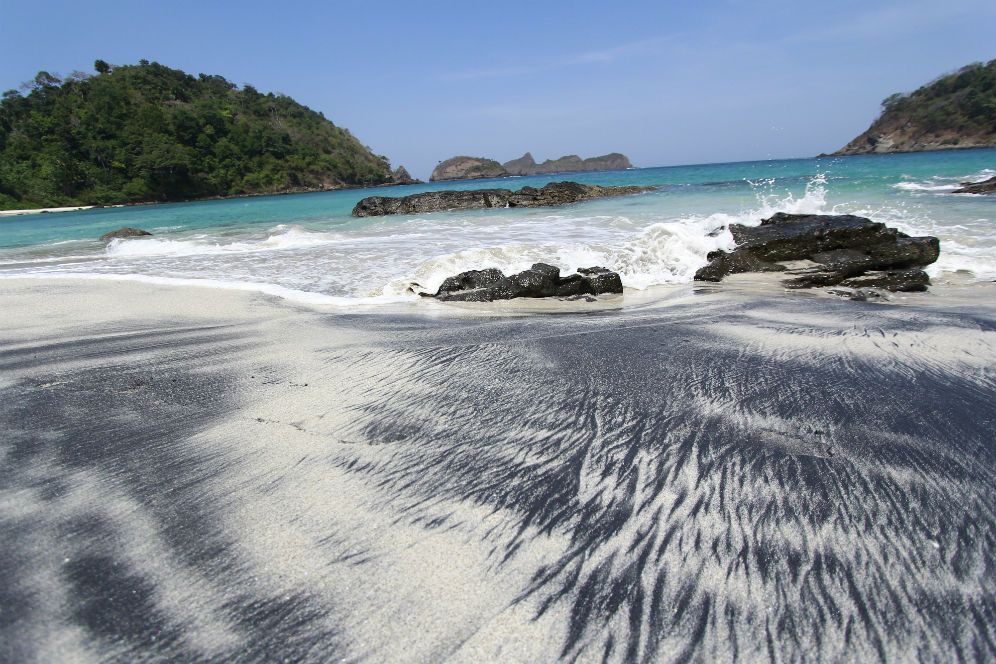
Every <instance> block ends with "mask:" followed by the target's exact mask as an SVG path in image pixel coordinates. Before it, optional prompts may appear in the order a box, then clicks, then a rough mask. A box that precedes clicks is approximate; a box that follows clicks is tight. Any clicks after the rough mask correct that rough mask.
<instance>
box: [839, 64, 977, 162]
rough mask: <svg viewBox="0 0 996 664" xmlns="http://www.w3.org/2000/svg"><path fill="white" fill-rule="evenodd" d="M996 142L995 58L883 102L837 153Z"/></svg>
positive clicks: (909, 150)
mask: <svg viewBox="0 0 996 664" xmlns="http://www.w3.org/2000/svg"><path fill="white" fill-rule="evenodd" d="M993 145H996V60H991V61H989V62H988V63H986V64H982V63H976V64H971V65H968V66H967V67H963V68H961V69H959V70H958V71H957V72H955V73H953V74H948V75H946V76H942V77H941V78H939V79H937V80H935V81H933V82H931V83H928V84H927V85H924V86H923V87H921V88H919V89H917V90H916V91H915V92H913V93H911V94H902V93H897V94H894V95H891V96H889V97H887V98H886V99H885V101H883V102H882V114H881V115H880V116H879V118H878V119H877V120H875V122H873V123H872V125H871V127H869V128H868V130H867V131H865V132H864V133H863V134H861V135H860V136H858V137H857V138H855V139H854V140H852V141H851V142H850V143H848V144H847V145H846V146H844V147H843V148H841V149H840V150H838V151H837V152H835V153H834V154H838V155H849V154H868V153H882V152H916V151H919V150H944V149H952V148H970V147H988V146H993Z"/></svg>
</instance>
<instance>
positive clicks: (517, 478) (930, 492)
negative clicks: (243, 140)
mask: <svg viewBox="0 0 996 664" xmlns="http://www.w3.org/2000/svg"><path fill="white" fill-rule="evenodd" d="M994 294H996V290H994V289H993V286H992V285H989V284H984V285H979V286H977V287H969V288H966V287H961V286H951V287H947V288H946V287H944V286H943V285H942V286H940V287H938V288H937V289H935V291H934V292H933V293H929V294H926V295H913V296H907V297H905V298H901V299H900V298H897V300H896V301H894V302H893V303H889V304H877V303H859V302H849V301H844V300H838V299H836V298H831V297H826V296H819V295H814V294H806V293H792V294H785V293H782V292H779V291H777V290H776V289H770V288H767V289H765V288H763V287H759V286H758V285H757V284H755V283H752V282H750V281H749V280H742V281H736V280H734V282H733V283H731V284H724V285H722V286H711V287H703V288H686V289H677V290H674V291H673V292H671V293H669V294H668V295H667V297H664V298H663V300H661V301H659V302H656V303H655V302H654V300H653V298H650V297H644V298H643V299H639V298H629V300H628V304H627V306H625V307H623V308H618V304H617V305H613V304H612V302H611V301H610V302H607V303H601V304H600V306H599V307H596V308H595V310H591V311H587V310H583V311H581V310H578V307H577V306H572V309H573V310H572V311H564V309H563V307H560V305H556V304H552V305H551V304H542V303H528V304H522V305H511V306H509V307H506V308H490V309H489V308H487V307H484V306H478V307H466V306H465V307H446V306H440V305H438V304H435V303H426V306H425V307H421V308H416V309H412V308H409V309H407V310H403V311H402V310H399V311H397V312H395V313H388V314H385V313H381V314H377V315H370V314H367V313H349V312H343V310H341V309H340V310H332V309H329V310H325V311H323V310H317V309H313V308H306V307H303V306H299V305H294V304H291V303H288V302H286V301H281V300H277V299H275V298H272V297H268V296H263V295H258V294H251V293H242V292H228V291H221V290H212V289H203V288H179V287H171V286H160V285H152V284H138V283H128V282H98V281H76V280H47V281H43V280H0V311H2V312H3V313H2V316H3V320H2V323H0V430H2V431H3V432H4V435H3V440H2V442H0V455H2V456H0V458H2V460H3V472H2V474H0V572H2V575H0V660H2V661H38V662H49V661H121V662H126V661H127V662H132V661H148V660H158V659H164V658H168V659H175V660H182V661H201V660H208V659H212V658H214V659H222V660H238V661H247V662H254V661H260V662H262V661H274V660H285V659H286V660H291V661H316V662H322V661H329V660H333V659H335V660H348V661H361V660H362V661H412V662H421V661H440V660H443V659H450V660H453V661H475V662H479V661H503V662H509V661H552V660H558V659H562V660H564V661H602V660H608V661H637V660H640V661H643V660H646V661H689V660H693V661H716V660H722V661H732V660H740V661H757V660H779V661H780V660H792V661H797V660H815V659H821V660H824V661H870V660H888V661H909V660H917V659H920V660H926V661H957V660H967V661H991V660H992V659H993V658H996V628H994V627H993V625H996V574H994V564H996V489H994V487H996V443H994V440H993V433H992V432H993V430H994V429H996V297H993V295H994ZM413 312H422V313H413Z"/></svg>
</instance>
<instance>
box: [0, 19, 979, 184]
mask: <svg viewBox="0 0 996 664" xmlns="http://www.w3.org/2000/svg"><path fill="white" fill-rule="evenodd" d="M96 58H102V59H104V60H107V61H108V62H111V63H115V64H127V63H134V62H137V61H138V60H139V59H141V58H146V59H148V60H155V61H158V62H161V63H163V64H165V65H169V66H172V67H177V68H180V69H184V70H186V71H188V72H190V73H200V72H204V73H211V74H221V75H222V76H225V77H226V78H228V79H230V80H232V81H234V82H236V83H238V84H243V83H251V84H252V85H254V86H256V87H257V88H258V89H260V90H262V91H274V92H282V93H285V94H288V95H290V96H292V97H294V98H295V99H297V100H298V101H300V102H302V103H304V104H307V105H308V106H310V107H312V108H314V109H316V110H321V111H323V112H324V113H325V115H326V117H328V118H330V119H332V120H333V121H334V122H336V124H339V125H341V126H344V127H348V128H349V129H350V130H351V131H352V132H353V133H354V134H355V135H356V136H357V137H359V138H360V140H362V141H363V142H364V143H366V144H367V145H369V146H370V147H371V148H372V149H373V150H374V151H375V152H377V153H379V154H385V155H387V156H388V157H390V158H391V161H392V163H393V164H395V165H397V164H405V165H406V166H407V167H408V168H409V170H411V171H412V173H413V174H415V175H416V176H419V177H423V178H425V177H427V176H428V174H429V172H430V171H431V169H432V167H433V166H434V165H435V164H436V162H438V161H440V160H442V159H445V158H447V157H450V156H452V155H455V154H471V155H480V156H490V157H494V158H496V159H499V160H500V161H506V160H508V159H511V158H513V157H518V156H520V155H521V154H522V153H523V152H525V151H527V150H529V151H531V152H532V153H533V155H534V156H535V157H536V158H537V159H538V160H542V159H545V158H553V157H558V156H560V155H563V154H567V153H577V154H580V155H582V156H591V155H595V154H603V153H605V152H610V151H620V152H624V153H626V154H627V155H629V156H630V158H631V159H632V160H633V162H634V163H635V164H636V165H638V166H656V165H670V164H686V163H703V162H716V161H738V160H748V159H766V158H782V157H795V156H811V155H814V154H816V153H819V152H829V151H832V150H834V149H836V148H839V147H841V146H842V145H843V144H844V143H846V142H847V141H848V140H849V139H850V138H852V137H853V136H855V135H856V134H858V133H860V132H861V131H863V130H864V129H865V128H866V127H867V125H868V124H869V122H870V121H871V120H872V119H874V117H875V116H876V114H877V113H878V109H879V103H880V101H881V100H882V99H883V98H884V97H886V96H888V95H889V94H891V93H892V92H897V91H910V90H913V89H915V88H916V87H918V86H919V85H921V84H922V83H925V82H927V81H929V80H931V79H932V78H934V77H936V76H938V75H940V74H943V73H945V72H948V71H951V70H953V69H956V68H958V67H960V66H962V65H964V64H967V63H969V62H973V61H979V60H989V59H992V58H996V2H992V1H991V0H987V1H984V2H983V1H980V2H976V1H974V0H967V1H965V2H957V1H954V2H943V1H938V0H932V1H930V2H923V1H921V0H908V1H906V2H874V1H866V2H853V1H851V0H841V1H836V2H832V3H827V2H824V3H814V2H802V1H795V2H783V1H781V0H775V1H771V2H767V1H760V2H744V1H728V2H709V1H702V2H664V1H658V2H629V3H627V2H615V3H611V4H610V3H607V2H589V1H587V0H575V1H573V2H539V1H538V0H536V1H534V2H516V1H514V0H510V1H504V2H500V3H470V2H467V3H460V4H457V3H442V2H432V1H430V0H425V1H421V2H420V1H412V0H408V1H406V2H399V3H394V2H386V1H379V2H371V1H367V2H299V3H291V2H285V3H278V2H273V1H272V0H271V1H269V2H254V1H246V2H241V3H221V2H211V1H209V0H202V1H201V2H188V1H186V0H175V1H172V2H169V3H152V2H140V1H139V2H136V1H135V0H131V1H129V2H100V1H96V0H91V1H88V2H79V1H78V0H73V1H65V0H58V1H50V2H40V1H38V0H35V1H34V2H23V1H22V0H4V4H3V8H2V11H0V89H8V88H12V87H17V86H18V85H19V84H20V83H21V82H22V81H26V80H29V79H30V78H32V77H33V76H34V74H35V73H36V72H37V71H39V70H42V69H44V70H48V71H51V72H57V73H60V74H67V73H69V72H71V71H72V70H74V69H79V70H84V71H90V70H91V68H92V64H93V61H94V60H95V59H96Z"/></svg>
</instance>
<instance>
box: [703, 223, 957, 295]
mask: <svg viewBox="0 0 996 664" xmlns="http://www.w3.org/2000/svg"><path fill="white" fill-rule="evenodd" d="M730 232H731V233H732V234H733V239H734V241H736V243H737V246H736V248H735V249H734V250H733V251H732V252H726V251H713V252H710V253H709V255H708V259H709V264H708V265H706V266H705V267H703V268H701V269H699V271H698V272H696V273H695V279H696V280H698V281H720V280H721V279H722V278H723V277H725V276H726V275H728V274H737V273H740V272H779V271H786V273H787V274H789V275H791V276H792V278H790V279H786V280H785V281H783V282H782V283H783V284H784V285H785V286H786V287H788V288H812V287H816V286H843V287H847V288H854V289H862V288H880V289H883V290H888V291H893V292H896V291H903V292H909V291H924V290H926V289H927V286H928V284H930V279H929V278H928V276H927V273H926V272H924V271H923V270H922V269H921V268H922V267H924V266H926V265H929V264H930V263H933V262H934V261H936V260H937V257H938V255H939V254H940V243H939V241H938V239H937V238H936V237H929V236H924V237H909V236H908V235H906V234H904V233H900V232H899V231H897V230H896V229H894V228H888V227H887V226H886V225H885V224H883V223H881V222H877V221H872V220H871V219H866V218H865V217H857V216H854V215H849V214H846V215H822V214H786V213H784V212H779V213H777V214H775V215H774V216H772V217H771V218H769V219H765V220H763V221H762V222H761V224H760V225H759V226H743V225H741V224H731V225H730ZM789 261H807V263H806V264H804V265H803V266H801V267H795V268H794V269H789V267H788V266H786V265H784V264H783V263H785V262H789Z"/></svg>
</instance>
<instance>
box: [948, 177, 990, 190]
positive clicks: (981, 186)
mask: <svg viewBox="0 0 996 664" xmlns="http://www.w3.org/2000/svg"><path fill="white" fill-rule="evenodd" d="M993 192H996V176H994V177H991V178H989V179H988V180H983V181H982V182H962V183H961V189H955V190H954V193H956V194H991V193H993Z"/></svg>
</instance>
